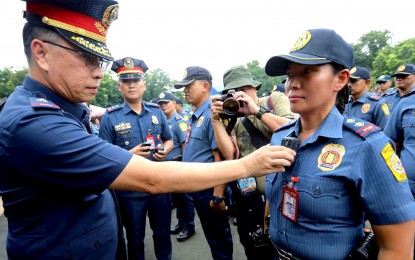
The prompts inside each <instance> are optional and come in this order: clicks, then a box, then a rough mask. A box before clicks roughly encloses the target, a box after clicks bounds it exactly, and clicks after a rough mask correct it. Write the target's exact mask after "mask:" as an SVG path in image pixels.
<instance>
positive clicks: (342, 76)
mask: <svg viewBox="0 0 415 260" xmlns="http://www.w3.org/2000/svg"><path fill="white" fill-rule="evenodd" d="M349 77H350V71H349V70H348V69H344V70H341V71H339V72H338V73H337V83H336V87H335V89H334V90H335V91H336V92H338V91H340V90H341V89H342V88H343V87H344V86H345V85H346V84H347V82H348V81H349Z"/></svg>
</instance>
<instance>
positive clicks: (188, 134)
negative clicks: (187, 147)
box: [185, 124, 192, 143]
mask: <svg viewBox="0 0 415 260" xmlns="http://www.w3.org/2000/svg"><path fill="white" fill-rule="evenodd" d="M191 133H192V124H190V125H189V127H188V128H187V131H186V139H185V142H186V143H188V142H189V140H190V134H191Z"/></svg>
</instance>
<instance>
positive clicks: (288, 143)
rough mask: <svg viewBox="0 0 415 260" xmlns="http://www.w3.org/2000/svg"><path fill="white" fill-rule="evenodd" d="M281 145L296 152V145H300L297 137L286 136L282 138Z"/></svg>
mask: <svg viewBox="0 0 415 260" xmlns="http://www.w3.org/2000/svg"><path fill="white" fill-rule="evenodd" d="M281 145H282V146H285V147H287V148H290V149H292V150H294V151H295V152H297V150H298V147H299V146H300V139H298V138H297V137H289V136H286V137H284V138H282V140H281Z"/></svg>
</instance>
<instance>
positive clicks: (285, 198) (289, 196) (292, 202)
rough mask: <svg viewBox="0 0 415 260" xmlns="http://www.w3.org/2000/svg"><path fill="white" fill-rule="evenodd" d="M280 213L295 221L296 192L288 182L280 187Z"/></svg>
mask: <svg viewBox="0 0 415 260" xmlns="http://www.w3.org/2000/svg"><path fill="white" fill-rule="evenodd" d="M282 215H284V216H285V217H286V218H288V219H290V220H292V221H294V222H297V215H298V192H297V191H296V190H295V188H294V186H293V183H292V182H290V183H288V184H287V185H285V186H284V187H283V188H282Z"/></svg>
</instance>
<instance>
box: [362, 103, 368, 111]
mask: <svg viewBox="0 0 415 260" xmlns="http://www.w3.org/2000/svg"><path fill="white" fill-rule="evenodd" d="M369 109H370V104H363V106H362V113H367V111H369Z"/></svg>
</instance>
